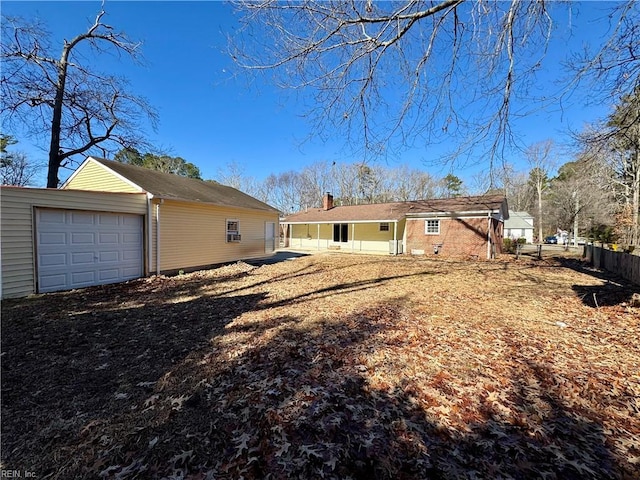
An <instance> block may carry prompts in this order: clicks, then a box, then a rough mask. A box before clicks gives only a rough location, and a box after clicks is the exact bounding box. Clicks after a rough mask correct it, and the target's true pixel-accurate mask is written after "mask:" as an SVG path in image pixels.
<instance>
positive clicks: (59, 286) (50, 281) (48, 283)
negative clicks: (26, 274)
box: [39, 273, 67, 292]
mask: <svg viewBox="0 0 640 480" xmlns="http://www.w3.org/2000/svg"><path fill="white" fill-rule="evenodd" d="M39 283H40V289H46V291H49V292H53V291H55V290H64V288H65V285H66V284H67V275H66V273H57V274H53V275H43V276H41V277H40V279H39Z"/></svg>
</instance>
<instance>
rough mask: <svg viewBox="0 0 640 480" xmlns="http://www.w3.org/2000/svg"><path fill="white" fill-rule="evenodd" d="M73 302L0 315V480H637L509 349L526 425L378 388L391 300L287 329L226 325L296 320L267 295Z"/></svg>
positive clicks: (397, 308) (485, 407)
mask: <svg viewBox="0 0 640 480" xmlns="http://www.w3.org/2000/svg"><path fill="white" fill-rule="evenodd" d="M372 282H373V283H375V280H372ZM339 287H340V288H341V289H343V290H347V291H349V290H350V289H351V290H353V291H359V290H360V289H361V288H365V287H366V284H364V283H363V282H355V283H353V284H340V285H339ZM128 288H131V290H130V291H127V287H126V286H123V287H122V290H119V292H120V295H121V296H122V298H126V297H127V296H128V295H130V296H135V295H136V291H135V284H131V285H130V286H129V287H128ZM328 288H329V289H330V290H328V291H327V292H333V291H335V290H336V288H337V287H335V286H329V287H328ZM83 295H84V297H81V298H74V297H73V296H72V295H70V296H63V295H60V296H57V297H53V296H52V297H48V298H49V299H51V298H58V299H60V300H61V302H62V303H60V304H58V305H54V304H53V303H52V302H49V303H47V302H45V303H42V302H41V299H35V301H34V302H33V303H30V302H28V301H26V302H20V303H14V304H12V305H11V304H10V305H8V306H7V307H6V308H5V305H3V317H2V332H3V337H2V400H3V402H2V413H3V415H2V417H3V422H2V434H3V442H2V464H3V468H6V469H11V470H14V469H15V470H29V471H34V472H35V473H36V474H37V476H38V478H55V479H62V478H65V479H66V478H76V479H84V478H86V479H90V478H119V479H125V478H216V479H238V478H244V479H263V478H273V479H310V478H326V479H347V478H352V479H363V480H364V479H372V478H376V479H431V478H433V479H451V478H455V479H467V478H468V479H472V478H516V479H528V478H558V479H559V478H562V479H584V478H593V479H596V478H598V479H599V478H613V479H616V478H620V479H623V478H633V476H634V475H635V474H638V473H639V470H638V468H637V466H636V465H633V464H631V463H627V461H626V460H625V459H621V458H618V457H616V456H615V455H614V454H613V453H612V450H611V449H610V445H609V444H608V443H607V441H606V439H605V436H604V434H603V427H602V425H601V424H599V423H598V422H597V421H595V420H593V419H591V418H592V417H593V415H591V412H590V411H589V409H588V407H585V406H576V405H573V406H567V405H565V404H563V402H562V400H561V399H560V398H558V396H557V395H556V393H555V392H556V390H555V386H556V385H557V384H558V383H559V382H560V380H559V379H556V378H555V376H554V373H553V372H552V371H550V370H549V369H548V367H546V366H545V365H542V364H537V363H535V362H532V361H531V360H529V359H527V358H526V357H524V356H522V357H521V358H519V357H518V356H517V355H518V353H517V352H518V350H517V349H515V348H514V352H515V353H514V355H515V357H514V359H513V361H512V365H513V367H512V370H511V371H510V374H509V375H508V376H507V377H506V378H505V383H504V385H503V386H502V391H501V392H498V393H501V394H502V395H504V398H505V401H508V402H509V404H512V405H516V406H518V407H519V409H518V410H519V411H521V412H525V413H523V415H522V417H521V418H515V417H513V416H509V415H505V413H504V408H503V406H502V405H501V403H500V402H499V401H495V400H492V399H491V397H490V395H488V393H489V392H487V396H485V397H483V398H481V399H477V398H475V399H471V401H473V402H480V403H481V408H480V409H479V410H474V409H469V411H468V412H466V411H464V410H462V411H457V412H456V411H453V410H451V409H450V407H447V406H446V405H444V404H439V403H437V402H436V400H435V397H433V396H431V397H426V396H425V395H424V393H423V392H422V390H421V388H420V383H419V381H418V380H417V379H414V378H412V377H411V376H404V375H402V374H401V375H400V376H399V377H398V378H397V379H396V382H395V384H394V385H389V386H388V388H384V389H383V388H374V387H373V386H372V385H371V383H370V379H371V378H372V376H374V375H375V372H373V371H370V367H367V366H366V365H364V364H363V361H364V359H366V357H367V355H368V354H369V353H370V352H375V351H376V350H377V349H378V348H380V347H382V346H383V345H384V342H385V332H388V331H389V330H390V329H391V330H393V329H397V328H398V325H399V324H400V323H399V322H400V321H401V320H402V318H403V317H402V316H403V306H404V305H405V301H406V300H405V299H404V298H403V297H401V296H399V297H397V298H396V299H395V301H394V302H388V301H387V302H384V303H382V302H373V303H372V304H371V305H370V307H368V308H366V309H362V310H359V311H357V312H355V313H352V314H349V315H345V316H342V317H340V316H338V317H335V316H331V317H329V316H326V317H324V318H323V319H321V320H319V321H315V322H313V323H310V322H307V321H305V315H304V313H305V312H304V311H303V308H302V307H301V310H300V313H299V315H293V316H292V315H288V316H271V317H265V318H260V319H259V321H258V320H256V321H254V322H235V320H238V319H239V318H240V317H242V316H243V315H244V314H245V313H247V312H250V311H251V312H253V311H265V310H267V309H268V308H269V306H270V305H271V304H272V305H275V306H283V305H284V304H286V303H287V302H289V303H291V304H292V305H293V304H296V305H297V304H299V300H300V298H298V297H295V298H291V299H279V300H273V301H272V300H270V299H269V296H268V290H267V289H265V290H264V292H262V293H248V294H243V295H239V294H237V293H236V294H235V295H233V296H225V295H217V296H211V297H198V298H185V299H184V300H181V296H180V295H176V294H172V292H171V290H169V289H167V290H164V291H163V290H160V291H158V292H154V294H153V296H150V297H148V298H146V299H145V298H142V299H140V302H139V304H138V305H137V306H129V307H124V308H120V309H117V308H115V306H114V304H113V302H109V303H107V304H105V305H104V308H103V309H101V308H100V307H99V305H100V298H101V295H102V294H101V293H100V292H99V291H98V290H97V289H96V290H95V291H88V292H85V293H84V294H83ZM92 295H95V297H93V296H92ZM163 298H167V299H169V300H164V301H163V300H162V299H163ZM272 302H273V303H272ZM87 303H90V304H91V305H93V306H94V309H93V310H91V311H88V310H87V309H86V307H85V305H86V304H87ZM45 306H46V307H45ZM513 336H514V337H515V332H514V334H513ZM406 353H407V354H408V355H410V351H408V352H406ZM422 381H426V380H422ZM429 381H430V380H429ZM563 381H565V380H563ZM432 388H434V389H437V390H438V394H439V395H440V396H441V397H442V398H450V399H452V398H454V397H456V396H457V395H459V392H457V391H455V390H452V389H451V387H450V386H449V385H448V384H447V382H434V383H433V385H432ZM566 388H572V386H571V385H567V386H566ZM447 409H449V410H450V411H447ZM465 414H468V415H467V416H466V417H465ZM460 418H465V421H464V422H460V421H459V419H460ZM456 419H458V420H456Z"/></svg>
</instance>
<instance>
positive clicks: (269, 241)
mask: <svg viewBox="0 0 640 480" xmlns="http://www.w3.org/2000/svg"><path fill="white" fill-rule="evenodd" d="M275 249H276V224H275V222H266V223H265V224H264V253H272V252H273V251H274V250H275Z"/></svg>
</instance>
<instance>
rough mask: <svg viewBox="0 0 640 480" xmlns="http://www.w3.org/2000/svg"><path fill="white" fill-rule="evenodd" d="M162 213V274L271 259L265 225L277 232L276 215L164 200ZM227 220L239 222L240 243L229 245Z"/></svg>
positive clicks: (160, 209) (273, 213)
mask: <svg viewBox="0 0 640 480" xmlns="http://www.w3.org/2000/svg"><path fill="white" fill-rule="evenodd" d="M159 211H160V269H161V271H175V270H180V269H191V268H196V267H204V266H207V265H215V264H219V263H226V262H234V261H237V260H246V259H251V258H260V257H265V256H267V255H269V254H265V223H266V222H274V223H275V224H276V232H277V231H278V214H277V212H260V211H256V210H242V209H232V208H224V207H217V206H214V205H207V204H201V205H200V204H197V203H186V202H178V201H171V200H165V201H164V202H163V203H162V204H161V205H160V208H159ZM154 214H155V206H154ZM227 220H238V221H239V223H240V235H241V236H242V240H241V241H240V242H237V243H235V242H227V241H226V227H227ZM154 255H155V254H154ZM154 262H155V258H154Z"/></svg>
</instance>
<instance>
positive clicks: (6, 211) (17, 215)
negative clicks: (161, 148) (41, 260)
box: [0, 187, 147, 298]
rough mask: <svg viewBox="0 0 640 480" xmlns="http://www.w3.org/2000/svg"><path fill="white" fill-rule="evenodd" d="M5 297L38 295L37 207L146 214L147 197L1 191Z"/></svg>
mask: <svg viewBox="0 0 640 480" xmlns="http://www.w3.org/2000/svg"><path fill="white" fill-rule="evenodd" d="M0 205H1V207H2V208H1V210H0V223H1V224H2V229H1V237H0V246H1V250H2V251H1V262H2V298H11V297H21V296H25V295H30V294H32V293H34V292H35V260H34V259H35V252H34V225H35V220H34V218H33V215H34V208H35V207H39V208H61V209H74V210H88V211H102V212H121V213H133V214H140V215H145V214H146V213H147V199H146V195H144V194H127V193H123V194H116V193H100V192H83V191H73V190H55V189H37V188H18V187H1V188H0Z"/></svg>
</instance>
